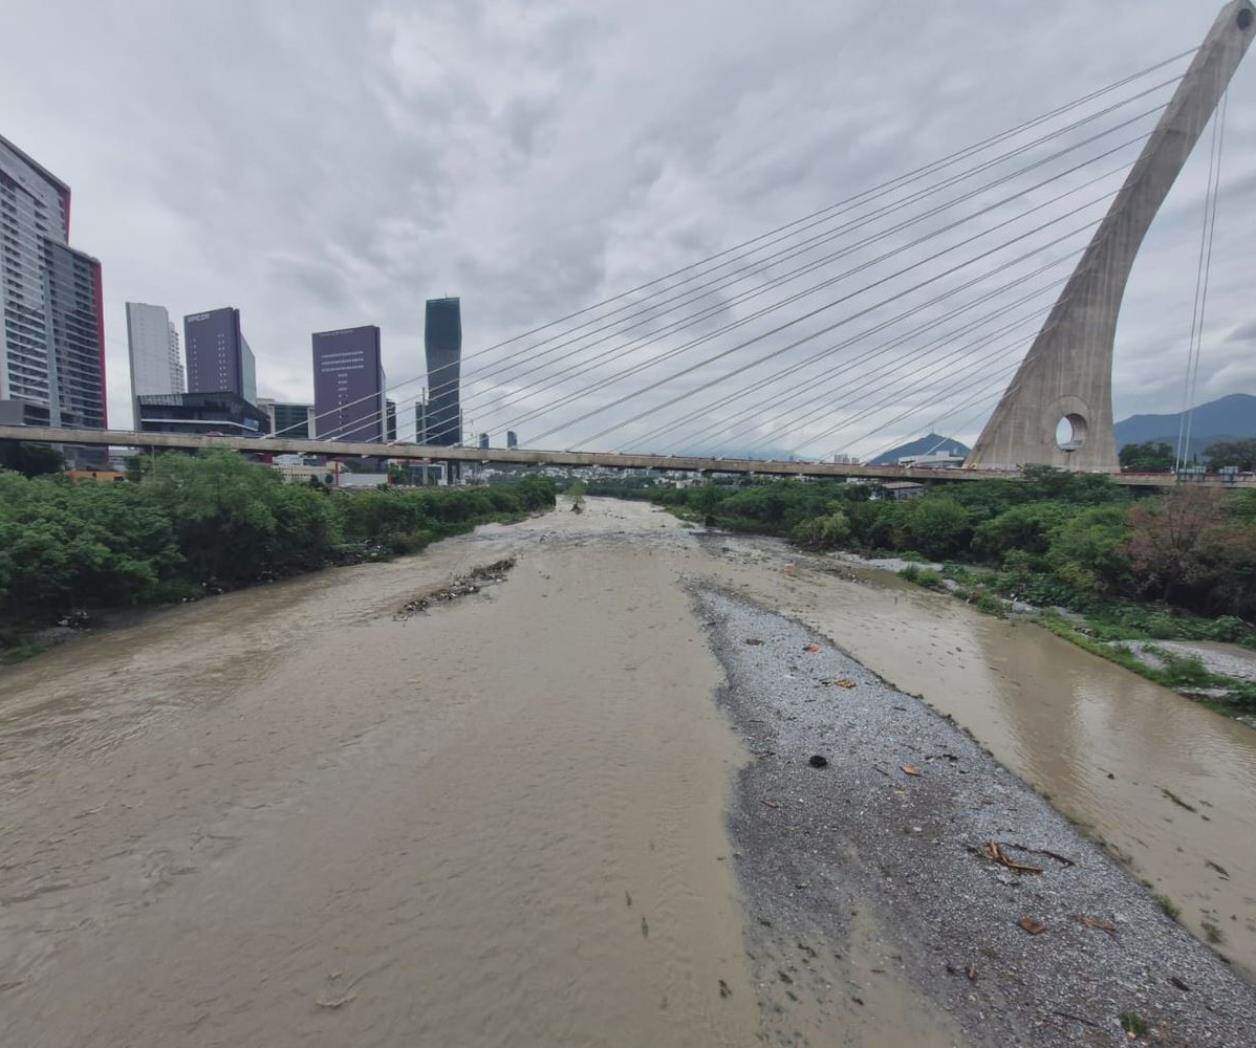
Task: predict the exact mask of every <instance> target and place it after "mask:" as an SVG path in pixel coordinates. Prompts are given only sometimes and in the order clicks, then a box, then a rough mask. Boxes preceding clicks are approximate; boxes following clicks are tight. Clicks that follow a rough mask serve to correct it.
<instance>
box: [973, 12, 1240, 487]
mask: <svg viewBox="0 0 1256 1048" xmlns="http://www.w3.org/2000/svg"><path fill="white" fill-rule="evenodd" d="M1253 36H1256V9H1254V8H1253V6H1252V3H1251V0H1232V2H1231V3H1228V4H1226V5H1225V6H1224V7H1223V8H1222V9H1221V13H1220V14H1219V15H1218V16H1217V20H1216V21H1215V22H1214V23H1213V26H1212V29H1210V30H1209V32H1208V36H1207V37H1206V38H1205V39H1204V43H1203V45H1202V46H1201V47H1200V49H1199V50H1198V51H1197V52H1196V53H1195V57H1194V59H1193V61H1192V62H1191V64H1190V67H1189V68H1188V69H1187V71H1186V75H1185V76H1184V77H1183V78H1182V81H1181V83H1179V84H1178V87H1177V90H1176V92H1175V93H1174V95H1173V97H1172V99H1170V101H1169V105H1168V107H1167V108H1166V109H1165V111H1164V113H1163V114H1161V117H1160V122H1159V123H1158V124H1157V125H1156V128H1155V130H1154V131H1153V132H1152V134H1151V137H1150V138H1149V139H1148V140H1147V143H1146V145H1145V146H1144V147H1143V151H1142V153H1141V154H1140V155H1139V157H1138V160H1137V161H1135V163H1134V166H1133V168H1132V169H1131V170H1130V173H1129V175H1128V177H1127V178H1126V180H1125V184H1124V185H1123V186H1122V187H1121V190H1120V192H1119V193H1118V194H1117V197H1116V199H1115V200H1114V201H1113V202H1112V206H1111V208H1109V210H1108V213H1107V215H1106V216H1105V217H1104V220H1103V222H1102V223H1100V225H1099V228H1098V229H1097V230H1096V231H1095V235H1094V237H1093V238H1092V239H1091V241H1090V244H1089V246H1088V247H1087V248H1086V252H1085V254H1083V256H1082V258H1081V261H1080V262H1079V263H1078V264H1077V268H1076V269H1075V270H1074V271H1073V274H1072V276H1071V277H1070V278H1069V281H1068V283H1067V284H1066V285H1065V286H1064V290H1063V292H1061V294H1060V297H1059V299H1058V300H1057V301H1056V303H1055V305H1054V306H1053V307H1052V309H1051V312H1050V314H1048V316H1047V319H1046V321H1045V323H1044V324H1043V326H1042V330H1041V331H1039V333H1038V336H1037V338H1036V339H1035V340H1034V343H1033V345H1032V346H1031V347H1030V350H1029V353H1028V354H1027V355H1026V357H1025V359H1024V361H1023V362H1022V363H1021V366H1020V368H1019V369H1018V370H1017V372H1016V374H1015V376H1014V377H1013V378H1012V381H1011V383H1010V384H1009V385H1008V388H1007V390H1006V391H1005V392H1004V394H1003V398H1002V399H1001V400H1000V401H999V404H998V407H996V408H995V410H994V414H993V415H991V416H990V420H989V421H988V422H987V423H986V426H985V429H983V430H982V433H981V436H980V437H979V438H978V440H977V443H976V445H975V446H974V447H973V450H972V451H971V452H970V453H969V455H968V458H967V459H966V460H965V462H964V466H965V468H968V469H1015V468H1017V467H1019V466H1022V465H1029V464H1036V465H1037V464H1041V465H1052V466H1059V467H1062V468H1065V469H1073V470H1082V471H1089V472H1115V471H1116V470H1117V469H1118V468H1119V463H1118V460H1117V450H1116V436H1115V434H1114V433H1113V428H1112V427H1113V423H1112V353H1113V343H1114V340H1115V337H1116V323H1117V317H1118V315H1119V313H1120V311H1121V299H1122V298H1123V296H1124V294H1125V285H1126V283H1127V281H1128V280H1129V274H1130V269H1131V268H1132V267H1133V265H1134V258H1135V257H1136V256H1137V254H1138V249H1139V247H1140V246H1141V245H1142V242H1143V238H1144V237H1145V236H1146V234H1147V229H1148V228H1149V227H1150V225H1151V223H1152V220H1153V219H1154V218H1155V217H1156V213H1157V212H1158V211H1159V210H1160V206H1161V204H1163V203H1164V199H1165V197H1166V196H1168V193H1169V190H1170V189H1171V188H1172V186H1173V183H1174V182H1175V181H1176V179H1177V177H1178V174H1179V173H1180V172H1181V170H1182V167H1183V166H1184V165H1185V163H1186V161H1187V158H1188V157H1189V156H1190V155H1191V151H1192V150H1193V149H1194V147H1195V143H1196V142H1197V141H1198V140H1199V137H1200V135H1201V134H1203V131H1204V128H1205V127H1206V126H1207V124H1208V121H1209V119H1211V117H1212V114H1213V112H1214V111H1215V110H1216V108H1217V103H1218V102H1219V101H1220V99H1221V97H1222V95H1223V94H1224V93H1225V90H1226V88H1227V86H1229V83H1230V79H1231V78H1232V77H1233V75H1234V71H1235V70H1236V69H1237V68H1238V66H1239V63H1240V62H1241V61H1242V60H1243V56H1244V55H1245V54H1246V53H1247V49H1248V47H1249V45H1250V44H1251V42H1252V37H1253ZM1062 420H1064V421H1067V422H1068V423H1070V424H1071V427H1072V438H1071V439H1070V440H1068V441H1065V442H1063V443H1060V442H1058V441H1057V439H1056V430H1057V429H1058V428H1059V426H1060V423H1061V421H1062Z"/></svg>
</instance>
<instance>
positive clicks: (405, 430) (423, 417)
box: [397, 396, 427, 444]
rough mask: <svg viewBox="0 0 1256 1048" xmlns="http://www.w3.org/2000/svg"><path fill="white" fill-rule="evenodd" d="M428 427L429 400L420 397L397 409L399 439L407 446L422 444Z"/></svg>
mask: <svg viewBox="0 0 1256 1048" xmlns="http://www.w3.org/2000/svg"><path fill="white" fill-rule="evenodd" d="M426 427H427V400H426V399H425V398H424V397H422V396H418V397H415V398H414V400H409V401H406V402H405V403H403V404H401V405H399V406H398V408H397V437H398V439H399V440H401V441H402V443H405V444H422V443H423V431H424V429H425V428H426Z"/></svg>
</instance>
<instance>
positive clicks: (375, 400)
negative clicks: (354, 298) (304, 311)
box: [313, 324, 388, 443]
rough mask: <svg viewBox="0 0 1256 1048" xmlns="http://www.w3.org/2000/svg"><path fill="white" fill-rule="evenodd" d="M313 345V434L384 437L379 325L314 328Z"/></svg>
mask: <svg viewBox="0 0 1256 1048" xmlns="http://www.w3.org/2000/svg"><path fill="white" fill-rule="evenodd" d="M313 345H314V430H315V432H314V435H315V436H317V437H319V438H321V439H327V440H352V441H372V442H378V443H383V441H384V439H385V433H386V432H387V417H388V415H387V404H386V403H385V402H384V367H383V361H382V360H381V359H380V344H379V328H378V327H376V326H375V325H374V324H367V325H365V326H364V327H356V328H341V329H340V330H338V331H317V332H315V333H314V335H313Z"/></svg>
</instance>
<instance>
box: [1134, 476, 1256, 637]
mask: <svg viewBox="0 0 1256 1048" xmlns="http://www.w3.org/2000/svg"><path fill="white" fill-rule="evenodd" d="M1130 527H1131V533H1130V538H1129V541H1128V542H1127V543H1126V546H1125V550H1126V552H1127V554H1128V555H1129V559H1130V565H1131V567H1132V568H1133V572H1134V578H1135V579H1137V580H1138V584H1139V586H1140V588H1141V589H1142V591H1143V593H1145V594H1149V595H1151V596H1154V597H1161V598H1163V599H1164V600H1166V601H1169V602H1170V603H1172V604H1178V605H1180V606H1182V607H1185V608H1189V609H1191V610H1192V611H1197V612H1200V613H1202V614H1205V615H1215V614H1235V615H1242V616H1247V615H1251V614H1252V612H1253V610H1256V527H1252V525H1251V524H1250V523H1249V522H1248V521H1246V520H1244V519H1242V515H1241V507H1239V506H1236V505H1235V503H1233V502H1231V501H1230V500H1229V499H1228V498H1227V497H1226V495H1225V494H1224V493H1222V492H1219V491H1210V490H1208V489H1205V488H1184V489H1182V490H1179V491H1173V492H1171V493H1170V494H1168V495H1165V496H1164V497H1163V498H1160V499H1155V500H1147V501H1146V502H1143V503H1139V504H1138V505H1136V506H1135V507H1134V508H1133V509H1132V510H1131V511H1130Z"/></svg>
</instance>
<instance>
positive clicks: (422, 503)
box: [0, 452, 554, 654]
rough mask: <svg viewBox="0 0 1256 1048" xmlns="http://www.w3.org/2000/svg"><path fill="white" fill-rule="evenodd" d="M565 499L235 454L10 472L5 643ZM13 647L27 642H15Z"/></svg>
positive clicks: (522, 484)
mask: <svg viewBox="0 0 1256 1048" xmlns="http://www.w3.org/2000/svg"><path fill="white" fill-rule="evenodd" d="M553 505H554V489H553V485H552V484H551V483H550V482H549V481H548V480H545V479H543V478H540V477H529V478H526V479H524V480H520V481H517V482H514V483H510V484H501V485H495V486H493V487H491V488H488V487H485V488H407V489H402V488H391V487H388V488H376V489H369V490H360V491H326V490H323V489H321V488H316V487H313V486H309V485H303V484H285V483H283V481H282V480H281V479H280V477H279V476H278V474H276V473H275V472H274V471H272V470H270V469H268V468H267V467H265V466H260V465H256V464H254V463H250V462H247V461H245V460H244V459H243V458H241V457H240V456H239V455H237V454H234V453H232V452H213V453H209V454H204V455H200V456H189V455H182V454H167V455H161V456H157V457H156V458H154V459H153V460H152V461H151V463H146V467H145V475H144V478H143V481H142V482H141V483H138V484H132V483H119V484H95V483H79V484H75V483H72V482H70V481H68V480H66V479H65V478H64V477H59V476H37V477H25V476H22V475H20V474H18V473H14V472H3V471H0V648H3V647H4V646H5V641H6V640H7V641H8V646H9V647H10V648H15V649H18V650H19V651H20V650H24V649H21V648H19V645H21V644H22V643H23V642H24V641H23V638H24V637H25V636H26V635H27V634H28V633H29V631H30V629H32V628H34V627H38V626H41V625H47V624H50V623H55V622H65V621H67V620H68V621H70V622H74V621H79V620H81V619H82V617H83V616H84V614H85V613H90V612H91V611H93V610H96V609H102V608H116V607H125V606H134V605H145V604H159V603H166V602H170V601H180V600H188V599H193V598H196V597H200V596H204V595H205V594H208V593H218V592H221V591H223V590H227V589H236V588H239V587H242V586H248V585H252V584H254V583H258V582H266V581H270V580H273V579H276V578H281V577H284V576H287V575H294V574H298V573H300V572H305V571H312V570H315V569H317V568H322V567H326V566H329V565H334V564H347V563H357V562H360V561H365V560H377V559H384V558H387V557H391V556H394V555H397V554H403V553H413V552H416V551H417V550H420V549H422V548H423V547H424V546H425V545H427V544H428V543H430V542H432V541H434V540H436V539H439V538H443V537H445V536H447V535H452V534H455V533H457V532H460V531H467V530H469V529H470V528H472V527H474V526H475V525H477V524H482V523H486V522H488V521H494V520H498V521H500V520H517V519H520V518H521V517H523V516H524V515H526V514H527V513H530V512H533V511H536V510H540V509H544V508H546V507H551V506H553ZM10 654H13V652H10Z"/></svg>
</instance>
